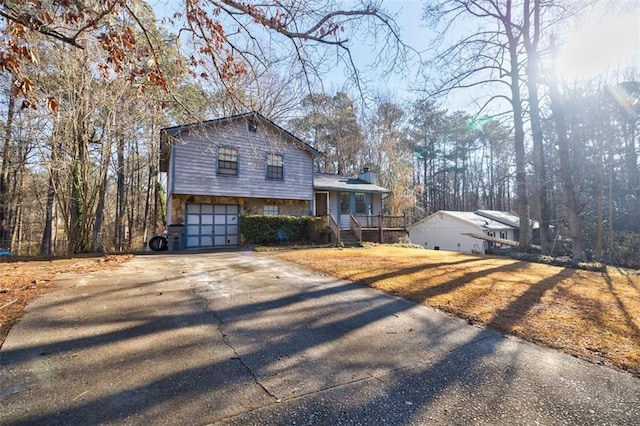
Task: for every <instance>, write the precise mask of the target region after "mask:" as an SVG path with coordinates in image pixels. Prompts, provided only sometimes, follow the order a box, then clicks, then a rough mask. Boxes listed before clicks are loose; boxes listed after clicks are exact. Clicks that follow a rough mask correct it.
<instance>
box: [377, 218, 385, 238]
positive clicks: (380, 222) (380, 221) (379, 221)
mask: <svg viewBox="0 0 640 426" xmlns="http://www.w3.org/2000/svg"><path fill="white" fill-rule="evenodd" d="M378 227H379V231H380V244H382V242H383V241H384V240H383V239H382V212H380V213H378Z"/></svg>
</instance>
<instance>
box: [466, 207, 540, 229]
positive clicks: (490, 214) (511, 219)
mask: <svg viewBox="0 0 640 426" xmlns="http://www.w3.org/2000/svg"><path fill="white" fill-rule="evenodd" d="M474 213H475V214H477V215H479V216H482V217H485V218H487V219H491V220H495V221H496V222H500V223H504V224H505V225H509V226H511V227H513V228H520V218H519V217H518V216H517V215H515V214H513V213H510V212H504V211H500V210H476V211H475V212H474ZM530 222H531V225H532V227H533V229H537V228H539V227H540V224H539V223H538V222H537V221H535V220H530Z"/></svg>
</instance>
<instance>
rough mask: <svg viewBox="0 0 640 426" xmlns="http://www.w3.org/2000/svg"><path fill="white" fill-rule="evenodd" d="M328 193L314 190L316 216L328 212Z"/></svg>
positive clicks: (324, 214)
mask: <svg viewBox="0 0 640 426" xmlns="http://www.w3.org/2000/svg"><path fill="white" fill-rule="evenodd" d="M328 205H329V193H328V192H316V216H326V215H327V214H328V213H329V208H328Z"/></svg>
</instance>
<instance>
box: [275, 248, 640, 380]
mask: <svg viewBox="0 0 640 426" xmlns="http://www.w3.org/2000/svg"><path fill="white" fill-rule="evenodd" d="M271 253H272V255H273V256H276V257H278V258H281V259H283V260H287V261H291V262H294V263H297V264H300V265H303V266H306V267H308V268H310V269H313V270H315V271H318V272H321V273H325V274H328V275H332V276H336V277H339V278H342V279H346V280H351V281H357V282H360V283H363V284H366V285H368V286H370V287H373V288H376V289H379V290H381V291H384V292H386V293H390V294H394V295H398V296H401V297H404V298H406V299H410V300H413V301H415V302H417V303H421V304H425V305H430V306H433V307H435V308H437V309H440V310H443V311H445V312H450V313H452V314H454V315H456V316H459V317H462V318H465V319H468V320H470V321H473V322H476V323H480V324H484V325H487V326H490V327H492V328H494V329H496V330H499V331H502V332H505V333H508V334H512V335H515V336H518V337H520V338H523V339H525V340H528V341H531V342H536V343H542V344H545V345H547V346H549V347H552V348H557V349H561V350H563V351H565V352H567V353H570V354H572V355H575V356H578V357H580V358H583V359H587V360H589V361H592V362H595V363H600V364H606V365H609V366H612V367H615V368H618V369H621V370H626V371H628V372H630V373H632V374H634V375H636V376H640V275H639V274H638V272H637V271H633V270H624V269H618V268H613V267H609V268H608V270H607V272H605V273H600V272H587V271H582V270H575V269H568V268H562V267H557V266H550V265H542V264H536V263H529V262H523V261H517V260H513V259H508V258H502V257H491V256H477V255H469V254H462V253H455V252H446V251H434V250H422V249H411V248H402V247H395V246H374V247H371V248H364V249H362V248H360V249H357V248H354V249H332V248H329V249H304V250H286V251H277V252H271Z"/></svg>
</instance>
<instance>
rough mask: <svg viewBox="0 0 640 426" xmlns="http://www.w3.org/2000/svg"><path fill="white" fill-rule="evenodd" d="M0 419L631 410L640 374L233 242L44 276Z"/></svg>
mask: <svg viewBox="0 0 640 426" xmlns="http://www.w3.org/2000/svg"><path fill="white" fill-rule="evenodd" d="M57 281H58V284H59V290H57V291H55V292H52V293H49V294H46V295H44V296H43V297H42V298H40V299H38V300H37V301H35V302H34V303H32V304H31V305H30V306H29V308H28V312H27V314H26V315H25V316H24V317H23V318H22V319H21V320H20V322H19V323H18V324H17V325H16V326H15V327H14V328H13V329H12V331H11V333H10V334H9V336H8V337H7V340H6V341H5V343H4V345H3V347H2V349H1V351H0V378H1V380H0V424H14V425H15V424H47V425H52V424H148V423H154V424H163V425H164V424H180V425H185V424H206V423H220V424H230V425H236V424H237V425H246V424H260V425H262V424H291V425H293V424H296V425H299V424H332V425H334V424H383V423H386V424H487V425H489V424H490V425H496V424H509V425H511V424H549V425H551V424H553V425H557V424H576V425H578V424H579V425H584V424H600V425H601V424H629V425H631V424H639V423H640V380H639V379H637V378H634V377H632V376H630V375H628V374H624V373H620V372H616V371H614V370H611V369H609V368H606V367H602V366H597V365H592V364H589V363H586V362H583V361H580V360H578V359H576V358H573V357H571V356H567V355H564V354H561V353H559V352H557V351H553V350H550V349H546V348H542V347H538V346H535V345H532V344H529V343H526V342H522V341H520V340H518V339H515V338H509V337H504V336H502V335H500V334H498V333H496V332H494V331H491V330H488V329H484V328H480V327H476V326H472V325H468V324H467V323H466V322H464V321H461V320H458V319H456V318H453V317H451V316H448V315H446V314H443V313H441V312H438V311H435V310H433V309H430V308H428V307H423V306H418V305H415V304H413V303H411V302H407V301H405V300H402V299H399V298H396V297H393V296H389V295H385V294H382V293H379V292H377V291H375V290H372V289H369V288H366V287H362V286H359V285H357V284H353V283H349V282H345V281H340V280H336V279H333V278H330V277H324V276H318V275H315V274H314V273H312V272H310V271H308V270H306V269H303V268H300V267H297V266H293V265H290V264H286V263H283V262H281V261H278V260H274V259H272V258H270V257H269V256H268V255H265V254H260V253H253V252H247V251H238V252H218V253H206V254H196V253H190V254H181V255H150V256H138V257H136V258H134V259H133V260H132V261H130V262H128V263H126V264H124V265H122V266H120V267H118V268H117V269H115V270H112V271H104V272H99V273H94V274H90V275H85V276H78V275H66V276H60V277H59V278H57Z"/></svg>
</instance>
